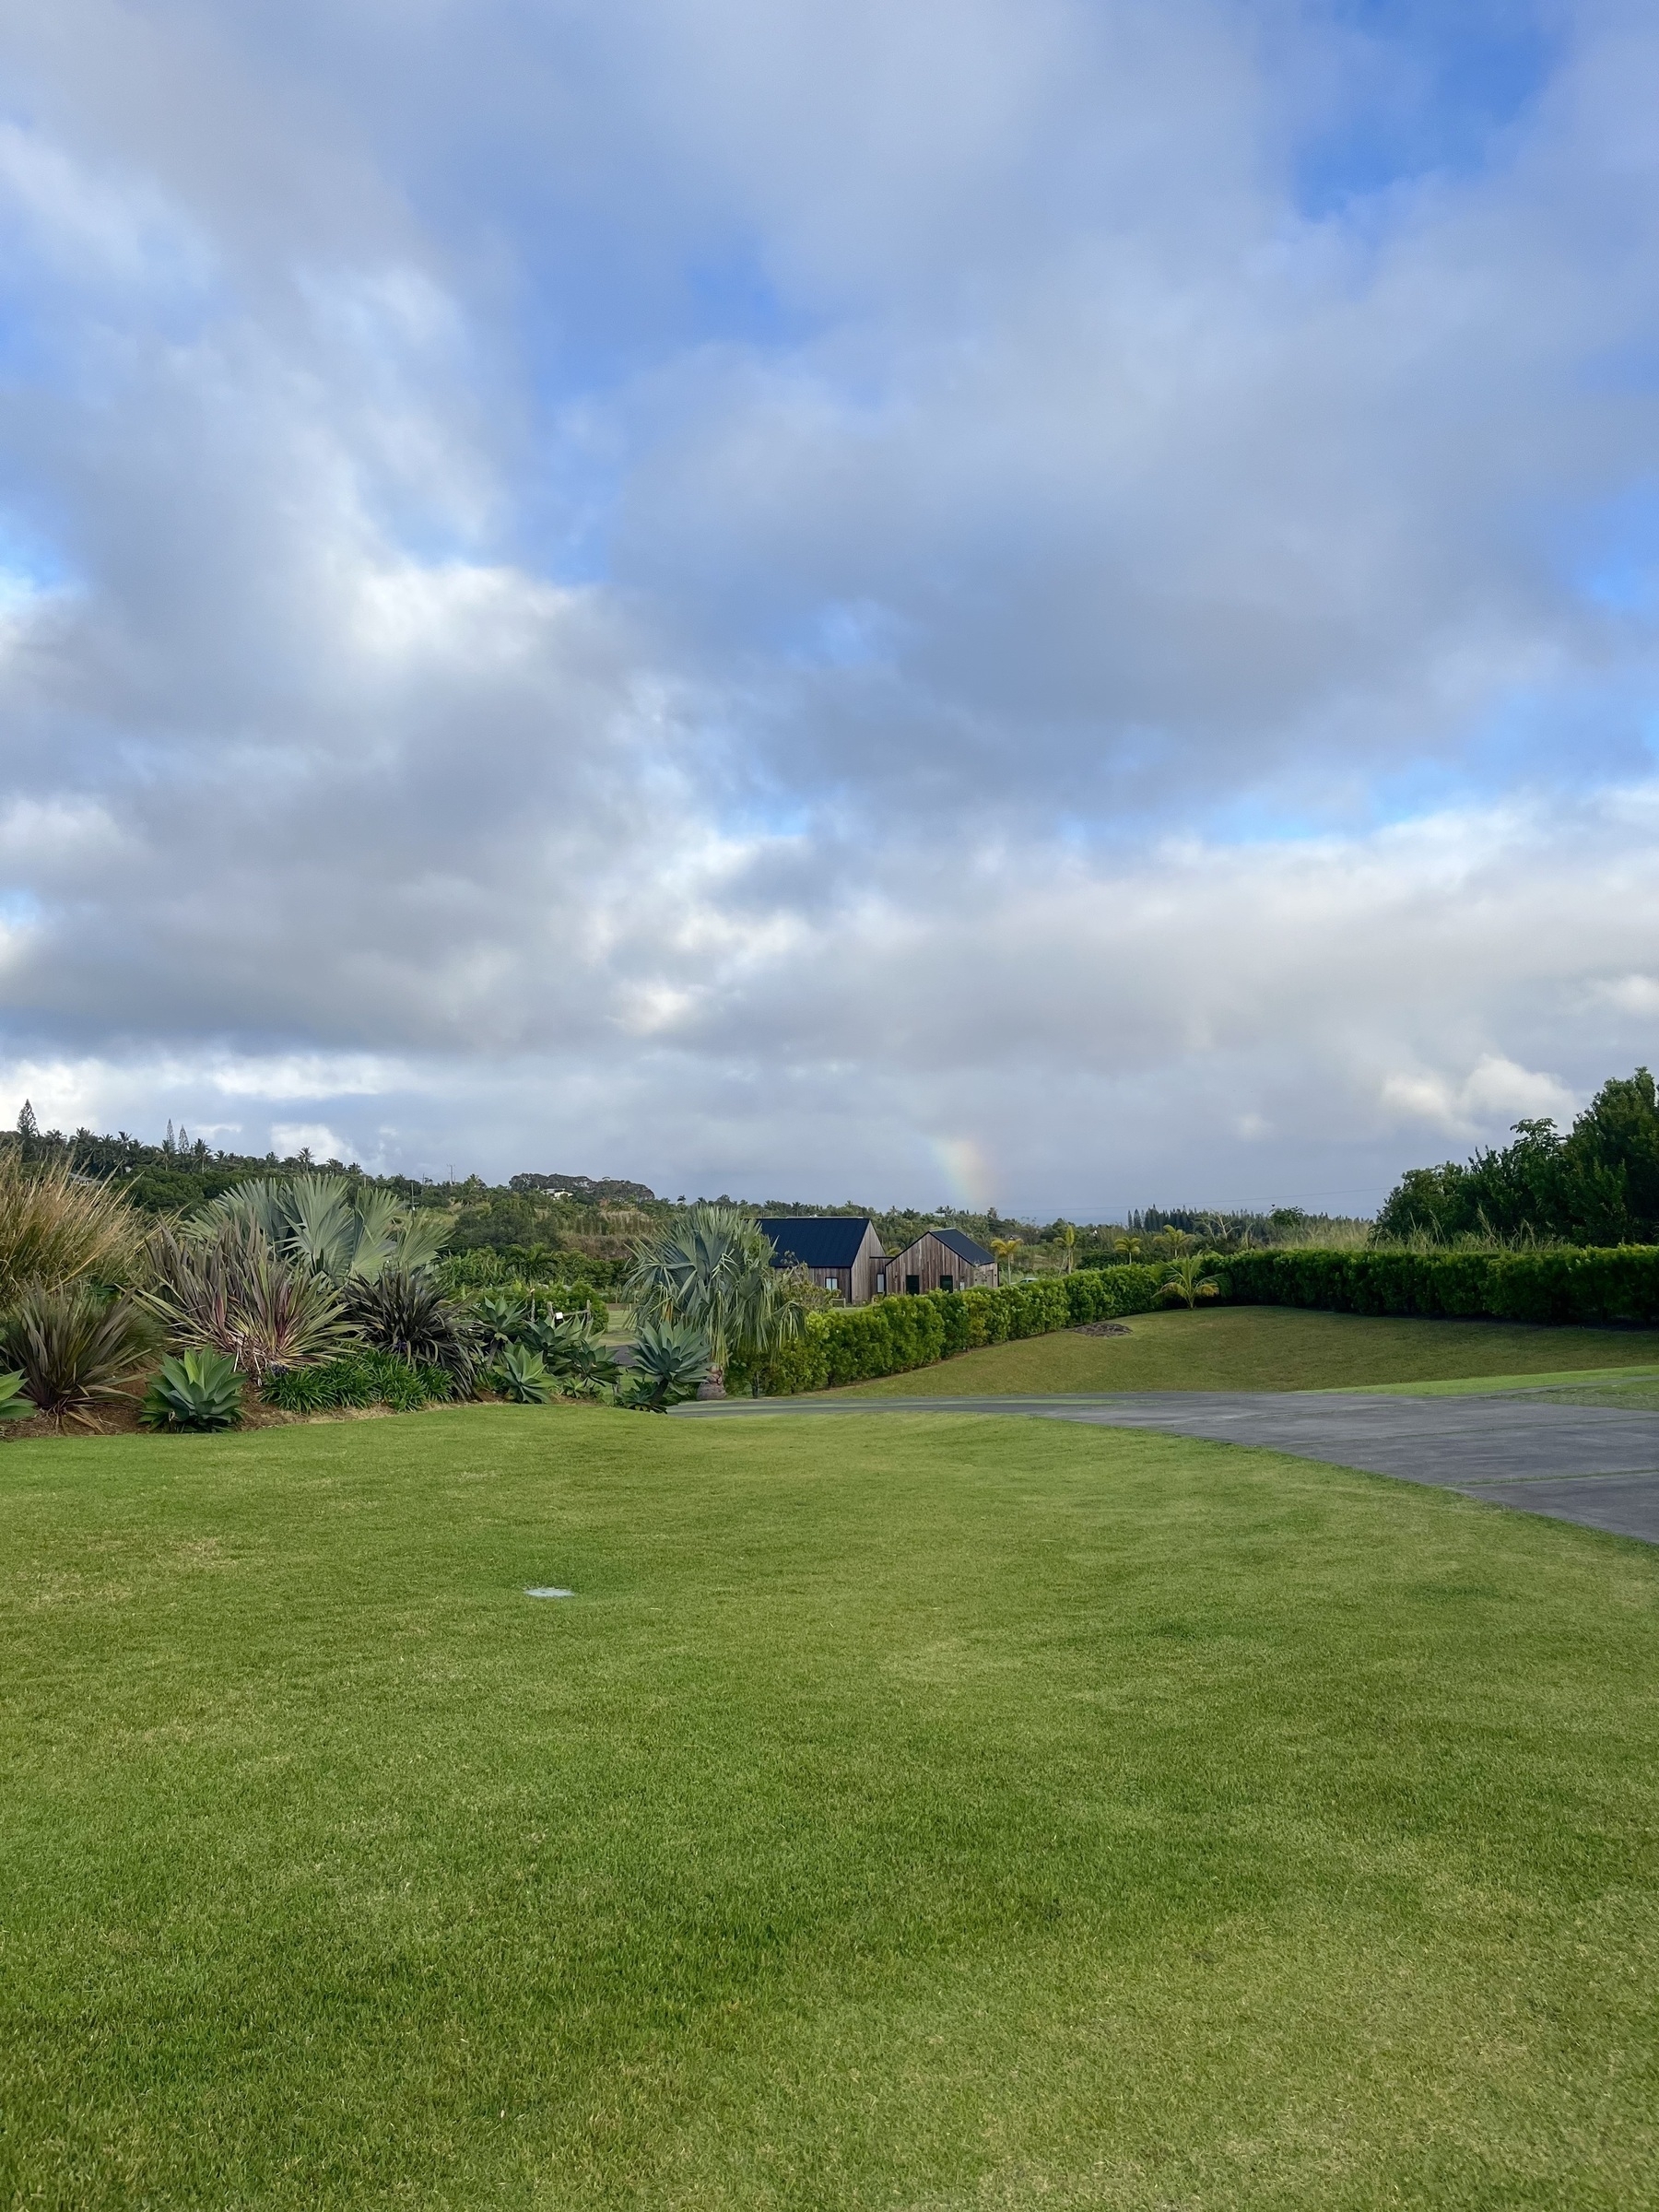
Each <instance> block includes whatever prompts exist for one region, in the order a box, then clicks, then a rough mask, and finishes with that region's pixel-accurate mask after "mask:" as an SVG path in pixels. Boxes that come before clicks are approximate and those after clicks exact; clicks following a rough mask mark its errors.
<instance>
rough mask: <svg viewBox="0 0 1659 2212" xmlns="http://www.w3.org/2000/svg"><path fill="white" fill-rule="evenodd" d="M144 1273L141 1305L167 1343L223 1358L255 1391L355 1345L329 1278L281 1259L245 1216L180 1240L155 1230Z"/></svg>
mask: <svg viewBox="0 0 1659 2212" xmlns="http://www.w3.org/2000/svg"><path fill="white" fill-rule="evenodd" d="M149 1267H150V1280H149V1283H148V1285H147V1288H146V1289H145V1291H144V1292H143V1297H144V1300H145V1303H146V1304H147V1306H149V1308H150V1309H151V1311H152V1312H155V1313H156V1314H157V1315H158V1316H159V1319H160V1320H161V1322H162V1324H164V1326H165V1327H166V1329H167V1331H168V1334H169V1335H170V1336H171V1337H172V1338H173V1339H174V1341H175V1342H178V1343H182V1344H190V1345H200V1346H205V1347H208V1348H209V1349H211V1350H213V1351H217V1352H222V1353H223V1354H224V1355H225V1357H226V1358H227V1359H232V1360H234V1361H235V1363H236V1365H237V1366H238V1367H239V1368H241V1371H243V1373H245V1374H247V1375H249V1376H251V1377H252V1378H253V1382H254V1385H255V1387H257V1386H258V1385H259V1383H260V1382H262V1381H263V1380H264V1378H265V1375H266V1374H267V1373H268V1372H269V1371H271V1370H272V1369H274V1368H283V1367H303V1366H305V1365H307V1364H308V1363H309V1362H310V1361H312V1360H315V1359H329V1358H331V1357H332V1356H333V1355H334V1354H335V1353H336V1352H338V1351H339V1350H341V1349H342V1347H344V1346H345V1345H347V1344H348V1343H349V1342H350V1341H351V1340H352V1338H353V1337H354V1336H355V1335H356V1331H355V1329H354V1328H353V1326H352V1324H351V1323H350V1322H349V1321H348V1320H347V1316H346V1312H345V1309H344V1308H343V1306H342V1305H341V1302H340V1298H339V1293H338V1292H337V1290H336V1289H335V1287H334V1285H333V1284H332V1283H331V1282H330V1281H329V1279H328V1277H326V1276H324V1275H322V1274H317V1273H313V1272H312V1268H311V1267H310V1266H309V1265H307V1264H306V1262H305V1261H304V1260H303V1259H301V1258H299V1257H295V1256H285V1255H284V1254H283V1253H279V1252H278V1251H277V1248H276V1246H274V1245H273V1244H272V1242H271V1241H270V1239H269V1238H268V1237H267V1236H266V1234H265V1230H263V1229H262V1228H261V1227H260V1225H259V1223H258V1221H257V1220H255V1219H254V1218H253V1217H252V1216H251V1215H249V1214H245V1213H227V1214H221V1215H218V1216H216V1217H214V1218H212V1219H210V1220H209V1221H207V1222H206V1223H205V1224H203V1225H200V1226H198V1227H197V1228H196V1230H195V1232H194V1234H191V1235H187V1236H182V1235H180V1234H178V1233H177V1232H176V1231H175V1230H172V1229H171V1228H169V1227H166V1226H163V1227H162V1228H160V1229H158V1230H155V1231H154V1232H153V1234H152V1236H151V1238H150V1242H149Z"/></svg>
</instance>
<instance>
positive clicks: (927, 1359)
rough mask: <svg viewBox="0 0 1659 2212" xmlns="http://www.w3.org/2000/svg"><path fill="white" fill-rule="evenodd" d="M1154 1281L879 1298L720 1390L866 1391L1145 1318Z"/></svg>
mask: <svg viewBox="0 0 1659 2212" xmlns="http://www.w3.org/2000/svg"><path fill="white" fill-rule="evenodd" d="M1161 1272H1162V1271H1161V1270H1160V1269H1159V1268H1157V1267H1138V1266H1126V1267H1099V1268H1081V1267H1080V1268H1077V1269H1076V1270H1075V1271H1074V1272H1073V1273H1072V1274H1070V1275H1054V1276H1046V1277H1042V1278H1041V1280H1040V1281H1037V1282H1031V1283H1013V1284H1010V1285H1009V1286H1007V1288H1003V1289H996V1290H931V1291H924V1293H923V1295H922V1296H921V1297H920V1298H881V1299H877V1301H876V1303H875V1304H874V1305H873V1306H851V1307H844V1308H842V1309H841V1310H840V1311H838V1312H830V1313H809V1314H807V1316H806V1323H805V1324H804V1327H803V1331H802V1334H801V1335H800V1336H799V1337H798V1338H796V1339H795V1341H794V1343H792V1344H787V1345H784V1346H782V1347H780V1348H779V1349H778V1350H777V1351H775V1352H773V1353H772V1354H771V1357H770V1358H769V1359H764V1360H759V1361H757V1362H754V1363H753V1364H747V1363H739V1362H736V1361H734V1362H733V1364H732V1369H731V1372H730V1373H729V1374H728V1376H727V1378H726V1387H727V1388H728V1390H730V1389H736V1390H740V1391H741V1390H753V1391H755V1392H757V1393H758V1394H759V1395H760V1396H762V1397H778V1396H782V1395H787V1394H793V1393H794V1392H797V1391H806V1390H825V1389H828V1388H830V1387H831V1386H832V1385H834V1384H838V1383H844V1382H873V1381H875V1380H876V1378H877V1377H878V1376H881V1375H898V1374H904V1373H907V1372H908V1371H910V1370H911V1369H912V1368H916V1367H931V1366H932V1365H934V1363H935V1361H937V1360H940V1359H949V1358H951V1357H952V1356H953V1355H954V1354H955V1353H957V1352H967V1351H972V1350H975V1349H977V1348H978V1347H979V1346H981V1345H985V1344H1005V1343H1007V1342H1009V1341H1010V1340H1011V1339H1013V1338H1015V1337H1019V1336H1041V1335H1046V1334H1047V1333H1048V1332H1049V1331H1050V1330H1053V1329H1068V1328H1075V1327H1077V1325H1078V1324H1079V1323H1082V1322H1086V1321H1108V1320H1112V1319H1113V1318H1115V1317H1116V1316H1118V1315H1120V1314H1124V1313H1148V1312H1151V1311H1152V1309H1153V1307H1154V1306H1155V1305H1156V1304H1157V1303H1158V1294H1159V1287H1160V1276H1161Z"/></svg>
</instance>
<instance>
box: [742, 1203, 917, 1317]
mask: <svg viewBox="0 0 1659 2212" xmlns="http://www.w3.org/2000/svg"><path fill="white" fill-rule="evenodd" d="M760 1227H761V1229H762V1230H764V1232H765V1233H766V1235H767V1236H768V1237H770V1238H771V1246H772V1253H773V1263H772V1264H773V1265H774V1266H778V1267H805V1268H806V1272H807V1274H808V1275H809V1276H810V1277H812V1279H813V1281H814V1282H815V1283H816V1284H817V1285H818V1288H819V1289H820V1290H836V1291H839V1292H840V1293H841V1297H842V1298H843V1299H845V1300H846V1302H847V1303H848V1305H850V1306H867V1305H868V1304H869V1302H870V1300H871V1299H873V1298H874V1297H875V1295H876V1287H877V1285H876V1278H877V1275H878V1273H879V1272H880V1270H881V1268H882V1267H883V1266H885V1265H886V1262H885V1260H884V1259H883V1257H882V1252H881V1239H880V1238H879V1237H878V1236H877V1234H876V1224H875V1223H874V1222H873V1221H872V1220H871V1219H870V1218H869V1216H868V1215H867V1214H801V1215H793V1214H768V1215H766V1216H764V1217H763V1218H762V1219H761V1222H760Z"/></svg>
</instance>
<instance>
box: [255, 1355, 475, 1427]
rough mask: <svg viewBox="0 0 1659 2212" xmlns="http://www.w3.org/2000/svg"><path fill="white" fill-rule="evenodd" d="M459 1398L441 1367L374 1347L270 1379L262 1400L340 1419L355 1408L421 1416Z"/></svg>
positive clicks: (288, 1410) (293, 1410)
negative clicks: (424, 1408) (381, 1408)
mask: <svg viewBox="0 0 1659 2212" xmlns="http://www.w3.org/2000/svg"><path fill="white" fill-rule="evenodd" d="M454 1394H455V1384H454V1379H453V1376H452V1375H451V1374H450V1373H449V1371H447V1370H446V1369H444V1368H441V1367H437V1366H432V1365H420V1366H418V1365H412V1364H411V1363H410V1362H409V1361H408V1360H406V1359H398V1358H397V1357H396V1356H395V1355H394V1353H391V1352H382V1351H376V1350H373V1349H371V1348H370V1347H363V1348H362V1349H360V1350H358V1351H353V1352H347V1353H346V1354H344V1355H343V1357H341V1358H340V1359H326V1360H324V1361H322V1362H321V1363H320V1364H319V1365H317V1366H315V1367H296V1368H290V1369H288V1371H286V1372H285V1373H281V1374H273V1375H271V1376H268V1377H267V1378H266V1381H265V1389H264V1391H263V1392H262V1393H261V1395H262V1396H263V1397H264V1399H265V1404H266V1405H267V1406H278V1407H280V1408H281V1410H282V1411H283V1412H284V1413H335V1412H339V1411H342V1410H344V1409H345V1408H347V1407H350V1406H359V1407H361V1406H390V1407H391V1408H392V1410H393V1411H394V1413H415V1412H418V1410H419V1408H420V1407H421V1406H430V1405H433V1404H441V1402H442V1401H443V1400H445V1399H446V1398H453V1396H454Z"/></svg>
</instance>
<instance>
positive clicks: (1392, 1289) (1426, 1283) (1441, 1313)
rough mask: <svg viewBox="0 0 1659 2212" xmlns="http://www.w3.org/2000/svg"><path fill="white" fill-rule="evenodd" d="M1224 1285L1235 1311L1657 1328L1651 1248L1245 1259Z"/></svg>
mask: <svg viewBox="0 0 1659 2212" xmlns="http://www.w3.org/2000/svg"><path fill="white" fill-rule="evenodd" d="M1228 1276H1229V1279H1230V1298H1231V1299H1232V1301H1233V1302H1234V1303H1235V1304H1238V1305H1269V1306H1307V1307H1315V1308H1320V1309H1323V1310H1324V1311H1325V1312H1333V1313H1397V1314H1405V1315H1409V1314H1420V1315H1422V1316H1424V1317H1426V1318H1441V1317H1448V1316H1460V1317H1464V1318H1469V1319H1473V1318H1477V1317H1484V1318H1487V1319H1490V1320H1494V1321H1531V1322H1546V1323H1553V1324H1563V1323H1568V1324H1570V1323H1577V1324H1584V1325H1589V1326H1604V1325H1606V1324H1608V1323H1612V1322H1643V1323H1650V1324H1651V1323H1653V1322H1656V1321H1659V1249H1655V1248H1654V1247H1653V1246H1651V1245H1634V1244H1624V1245H1618V1246H1615V1247H1612V1248H1610V1249H1597V1248H1596V1247H1594V1246H1591V1245H1580V1246H1576V1247H1571V1246H1569V1247H1558V1248H1556V1249H1554V1250H1551V1251H1544V1252H1493V1251H1487V1252H1432V1251H1429V1252H1405V1251H1394V1252H1391V1251H1370V1252H1320V1251H1316V1250H1305V1251H1292V1252H1249V1253H1238V1254H1237V1255H1235V1256H1234V1257H1233V1258H1231V1259H1230V1261H1229V1262H1228Z"/></svg>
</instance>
